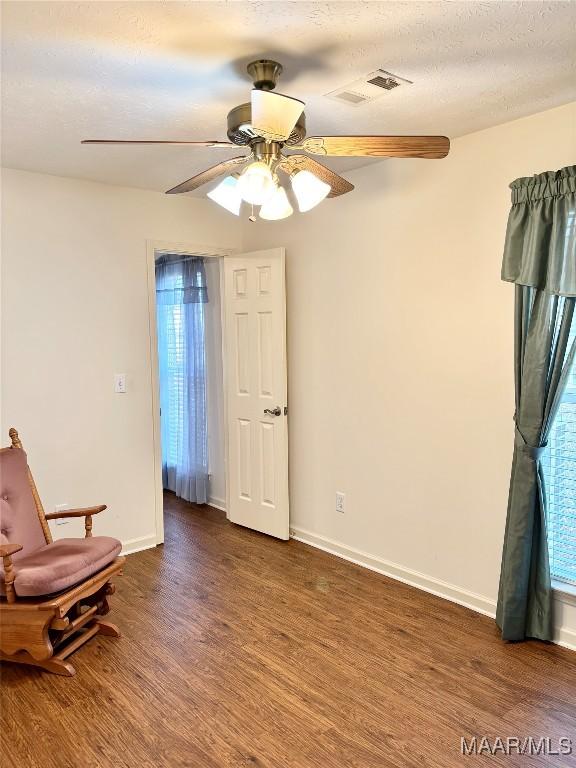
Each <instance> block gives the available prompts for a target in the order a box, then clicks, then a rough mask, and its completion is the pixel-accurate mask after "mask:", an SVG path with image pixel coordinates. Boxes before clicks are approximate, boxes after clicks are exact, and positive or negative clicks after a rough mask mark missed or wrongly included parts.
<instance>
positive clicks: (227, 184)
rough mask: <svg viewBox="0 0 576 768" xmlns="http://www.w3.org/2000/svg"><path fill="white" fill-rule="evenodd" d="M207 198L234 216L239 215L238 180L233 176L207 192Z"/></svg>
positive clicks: (240, 202)
mask: <svg viewBox="0 0 576 768" xmlns="http://www.w3.org/2000/svg"><path fill="white" fill-rule="evenodd" d="M207 197H209V198H210V200H214V202H215V203H218V205H221V206H222V207H223V208H226V210H227V211H230V213H233V214H234V215H235V216H239V215H240V206H241V205H242V197H241V196H240V190H239V189H238V179H237V178H235V177H234V176H226V178H225V179H224V180H223V181H221V182H220V184H218V186H217V187H216V188H215V189H213V190H212V191H211V192H208V194H207Z"/></svg>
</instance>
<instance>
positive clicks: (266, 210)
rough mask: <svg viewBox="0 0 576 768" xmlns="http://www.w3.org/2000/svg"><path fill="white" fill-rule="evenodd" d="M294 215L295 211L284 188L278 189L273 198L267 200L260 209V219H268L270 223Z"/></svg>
mask: <svg viewBox="0 0 576 768" xmlns="http://www.w3.org/2000/svg"><path fill="white" fill-rule="evenodd" d="M293 213H294V210H293V208H292V206H291V205H290V203H289V201H288V197H287V196H286V190H285V189H284V188H283V187H278V189H277V190H276V192H274V194H273V195H272V197H270V198H269V199H268V200H266V202H265V203H264V205H263V206H262V208H260V218H261V219H267V220H268V221H278V220H279V219H287V218H288V216H291V215H292V214H293Z"/></svg>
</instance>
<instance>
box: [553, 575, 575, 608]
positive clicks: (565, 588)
mask: <svg viewBox="0 0 576 768" xmlns="http://www.w3.org/2000/svg"><path fill="white" fill-rule="evenodd" d="M552 590H553V591H554V594H555V597H556V598H557V599H558V600H560V601H561V602H562V603H568V604H569V605H576V585H574V584H568V583H567V582H565V581H557V580H556V579H552Z"/></svg>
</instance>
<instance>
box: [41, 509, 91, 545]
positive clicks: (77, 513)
mask: <svg viewBox="0 0 576 768" xmlns="http://www.w3.org/2000/svg"><path fill="white" fill-rule="evenodd" d="M105 509H106V504H99V505H98V506H97V507H82V508H80V509H62V510H61V511H60V512H50V513H49V514H47V515H45V518H46V520H60V519H61V518H63V517H83V518H85V520H84V530H85V531H86V538H87V539H89V538H90V536H92V515H96V514H98V512H102V511H103V510H105Z"/></svg>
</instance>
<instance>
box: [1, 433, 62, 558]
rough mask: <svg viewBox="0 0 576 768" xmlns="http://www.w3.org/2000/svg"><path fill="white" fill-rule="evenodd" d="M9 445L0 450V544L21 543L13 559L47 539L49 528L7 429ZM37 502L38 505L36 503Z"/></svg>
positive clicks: (24, 462) (23, 456)
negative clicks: (10, 444)
mask: <svg viewBox="0 0 576 768" xmlns="http://www.w3.org/2000/svg"><path fill="white" fill-rule="evenodd" d="M10 433H11V435H10V436H11V437H12V443H13V444H12V446H11V447H10V448H2V449H0V543H1V544H8V543H10V544H21V545H22V549H21V550H20V551H19V552H16V553H15V554H14V555H12V559H13V560H18V558H20V557H22V556H24V555H26V554H29V553H30V552H33V551H34V550H35V549H38V547H42V546H44V544H46V543H48V542H50V541H51V540H52V537H51V536H50V530H49V528H48V524H47V522H46V520H45V518H44V510H43V509H42V505H41V504H40V500H39V499H36V496H37V492H36V487H35V486H34V481H33V480H32V476H31V474H30V470H29V469H28V461H27V458H26V453H25V452H24V450H23V448H22V447H21V444H20V445H19V446H17V445H16V441H17V442H18V443H20V441H19V440H18V433H17V432H16V430H14V433H15V437H16V440H15V439H14V435H13V434H12V430H10ZM38 505H39V506H38Z"/></svg>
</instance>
